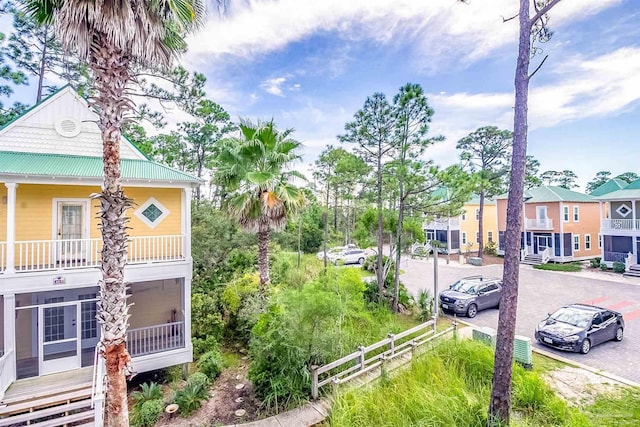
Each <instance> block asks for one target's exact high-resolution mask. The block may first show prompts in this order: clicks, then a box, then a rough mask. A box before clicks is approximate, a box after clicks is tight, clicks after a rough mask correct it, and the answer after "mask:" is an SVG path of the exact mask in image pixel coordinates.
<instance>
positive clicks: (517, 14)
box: [500, 13, 520, 24]
mask: <svg viewBox="0 0 640 427" xmlns="http://www.w3.org/2000/svg"><path fill="white" fill-rule="evenodd" d="M518 16H520V14H519V13H516V14H515V15H513V16H512V17H511V18H505V17H504V16H502V15H500V18H502V23H503V24H504V23H505V22H509V21H511V20H514V19H516V18H517V17H518Z"/></svg>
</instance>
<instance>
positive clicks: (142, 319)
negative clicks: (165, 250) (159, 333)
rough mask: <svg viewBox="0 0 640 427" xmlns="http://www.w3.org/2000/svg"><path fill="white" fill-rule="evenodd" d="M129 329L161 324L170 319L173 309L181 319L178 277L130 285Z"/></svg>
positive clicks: (180, 290) (180, 289) (180, 286)
mask: <svg viewBox="0 0 640 427" xmlns="http://www.w3.org/2000/svg"><path fill="white" fill-rule="evenodd" d="M128 301H129V302H130V303H132V304H133V306H132V307H131V308H130V310H129V311H130V314H131V320H130V326H129V328H130V329H135V328H142V327H145V326H152V325H161V324H163V323H169V322H170V321H171V310H172V309H175V310H176V313H177V317H176V319H177V320H182V283H181V280H180V279H167V280H157V281H152V282H142V283H134V284H133V285H131V297H130V298H129V300H128Z"/></svg>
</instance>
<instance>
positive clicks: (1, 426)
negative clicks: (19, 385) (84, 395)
mask: <svg viewBox="0 0 640 427" xmlns="http://www.w3.org/2000/svg"><path fill="white" fill-rule="evenodd" d="M90 406H91V400H90V399H86V400H80V401H77V402H72V403H65V404H62V405H58V406H51V407H48V408H44V409H40V410H37V411H33V412H27V413H24V414H20V415H14V416H11V417H9V418H4V419H0V427H5V426H11V425H14V424H18V423H22V422H26V421H33V420H37V419H39V418H45V417H50V416H52V415H57V414H62V413H64V412H69V411H75V410H77V409H82V408H87V409H89V408H90Z"/></svg>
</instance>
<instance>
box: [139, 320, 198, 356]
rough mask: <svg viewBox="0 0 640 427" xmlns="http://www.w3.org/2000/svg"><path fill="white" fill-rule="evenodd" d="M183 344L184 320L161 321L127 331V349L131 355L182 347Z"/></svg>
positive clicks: (142, 354)
mask: <svg viewBox="0 0 640 427" xmlns="http://www.w3.org/2000/svg"><path fill="white" fill-rule="evenodd" d="M184 344H185V336H184V322H172V323H163V324H162V325H154V326H148V327H145V328H136V329H129V330H128V331H127V350H128V351H129V354H130V355H131V357H137V356H144V355H146V354H152V353H160V352H163V351H167V350H173V349H176V348H182V347H184Z"/></svg>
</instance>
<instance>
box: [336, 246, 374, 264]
mask: <svg viewBox="0 0 640 427" xmlns="http://www.w3.org/2000/svg"><path fill="white" fill-rule="evenodd" d="M366 257H367V255H366V253H365V251H364V250H362V249H347V250H345V251H342V252H340V253H338V254H331V255H329V257H328V259H329V260H330V261H331V262H332V263H334V264H336V265H339V264H360V265H362V264H364V259H365V258H366Z"/></svg>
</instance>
